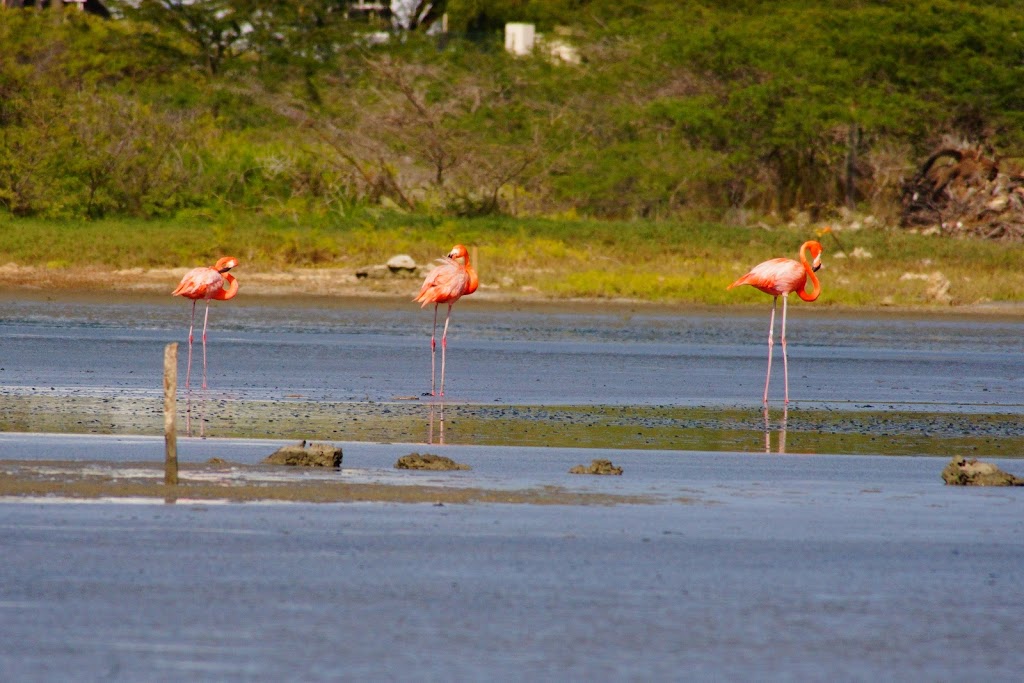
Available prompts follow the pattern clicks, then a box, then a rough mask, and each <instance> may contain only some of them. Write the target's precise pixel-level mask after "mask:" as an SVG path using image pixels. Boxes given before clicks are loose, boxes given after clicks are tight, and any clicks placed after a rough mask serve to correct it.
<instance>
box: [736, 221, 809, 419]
mask: <svg viewBox="0 0 1024 683" xmlns="http://www.w3.org/2000/svg"><path fill="white" fill-rule="evenodd" d="M806 251H810V252H811V259H812V261H811V262H810V263H809V262H808V261H807V255H806V254H805V253H804V252H806ZM821 251H822V249H821V244H820V243H818V242H815V241H814V240H810V241H807V242H804V243H803V244H802V245H800V260H799V261H795V260H793V259H791V258H773V259H770V260H768V261H764V262H763V263H759V264H757V265H756V266H754V267H753V268H752V269H751V271H750V272H749V273H747V274H746V275H744V276H743V277H741V278H740V279H739V280H736V282H734V283H732V284H731V285H729V287H728V289H732V288H733V287H737V286H739V285H751V286H752V287H756V288H757V289H760V290H761V291H762V292H764V293H765V294H771V295H772V296H773V297H775V299H774V301H773V302H772V317H771V322H770V323H769V324H768V374H767V376H766V377H765V379H764V399H763V402H764V405H765V406H767V405H768V382H769V381H771V377H772V347H773V346H774V345H775V342H774V339H773V337H774V336H775V309H776V307H777V306H778V304H779V297H780V296H781V297H782V368H783V373H784V375H785V378H786V394H785V396H786V403H787V404H788V403H789V360H788V359H787V358H786V304H787V302H788V301H789V298H788V297H789V293H790V292H796V293H797V295H798V296H799V297H800V298H801V299H803V300H804V301H814V300H815V299H817V298H818V295H819V294H821V283H819V282H818V277H817V276H816V275H815V274H814V273H815V271H817V270H818V269H819V268H821ZM808 279H810V281H811V287H812V291H810V292H808V291H807V290H806V285H807V280H808Z"/></svg>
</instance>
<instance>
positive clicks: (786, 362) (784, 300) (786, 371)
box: [782, 294, 789, 405]
mask: <svg viewBox="0 0 1024 683" xmlns="http://www.w3.org/2000/svg"><path fill="white" fill-rule="evenodd" d="M787 303H789V295H788V294H783V295H782V374H783V376H784V377H785V378H786V405H789V359H788V358H787V357H786V304H787Z"/></svg>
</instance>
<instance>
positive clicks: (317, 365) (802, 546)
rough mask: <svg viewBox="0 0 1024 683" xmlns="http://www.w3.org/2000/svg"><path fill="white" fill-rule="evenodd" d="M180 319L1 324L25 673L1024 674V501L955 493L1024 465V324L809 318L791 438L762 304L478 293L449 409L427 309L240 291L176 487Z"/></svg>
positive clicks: (795, 310)
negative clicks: (768, 369)
mask: <svg viewBox="0 0 1024 683" xmlns="http://www.w3.org/2000/svg"><path fill="white" fill-rule="evenodd" d="M173 303H180V302H167V301H164V300H162V299H147V298H144V297H143V298H140V299H139V300H137V301H132V302H131V303H125V302H124V301H113V300H108V301H104V300H95V299H88V298H76V299H60V298H58V299H54V300H52V301H46V300H38V301H27V300H24V299H13V300H11V301H8V302H6V303H3V304H0V344H2V347H0V357H2V362H0V367H2V369H0V429H2V430H3V433H0V493H2V494H4V497H3V499H2V501H0V547H2V548H3V549H4V557H5V561H4V563H2V564H0V678H2V679H4V680H65V679H66V678H67V675H68V672H74V673H75V675H76V677H80V678H83V679H89V680H94V679H104V678H109V679H112V680H140V679H145V680H181V679H182V678H189V679H202V680H285V679H302V680H325V679H338V678H368V679H371V680H380V679H385V680H392V679H404V678H409V677H410V676H415V677H418V678H425V679H430V680H433V679H442V678H444V679H457V680H467V679H469V680H481V679H487V680H493V679H495V678H497V679H511V678H515V679H523V678H527V679H530V678H533V679H539V678H543V679H551V678H558V679H593V680H609V679H615V680H620V679H643V680H651V679H676V678H679V677H680V675H681V674H680V672H683V671H685V672H686V674H685V677H690V678H698V679H699V678H704V679H709V678H714V679H725V680H752V679H758V680H771V679H776V680H782V679H784V680H792V679H794V678H799V679H818V678H825V677H827V678H830V679H831V678H840V679H846V680H849V679H854V680H862V679H869V678H878V677H880V676H883V675H884V676H888V677H894V678H898V679H904V680H906V679H915V680H919V679H925V680H947V679H953V678H955V679H958V680H962V679H980V680H1017V679H1018V678H1019V671H1020V669H1021V666H1022V665H1024V657H1022V655H1021V653H1020V643H1021V642H1024V628H1022V626H1021V623H1024V622H1021V620H1020V618H1019V607H1018V606H1017V605H1016V602H1017V601H1015V600H1013V598H1012V596H1013V595H1015V594H1016V591H1017V587H1018V586H1019V585H1020V583H1021V581H1022V580H1024V569H1022V568H1024V540H1022V539H1024V534H1022V533H1021V532H1022V531H1024V512H1022V510H1024V508H1022V505H1024V492H1022V491H1021V490H1020V489H1012V490H1006V489H999V490H977V489H959V488H953V487H946V486H944V485H943V484H942V481H941V478H940V472H941V470H942V468H943V466H944V465H945V464H946V462H948V460H949V457H950V456H951V455H953V454H954V453H963V454H965V455H968V456H971V457H984V458H986V459H990V460H992V461H993V462H996V463H998V464H1000V466H1001V467H1003V468H1004V469H1006V470H1007V471H1010V472H1014V473H1016V474H1024V468H1022V467H1021V465H1020V463H1022V462H1024V460H1020V459H1017V458H1020V456H1021V455H1022V454H1024V451H1022V449H1021V445H1022V443H1021V439H1022V438H1024V429H1022V427H1021V422H1022V420H1021V419H1020V418H1021V413H1022V412H1024V368H1022V365H1021V363H1020V358H1021V352H1022V350H1024V349H1022V339H1024V336H1022V334H1021V333H1022V332H1024V323H1022V322H1019V321H1018V320H1017V319H1015V318H999V317H989V316H978V315H971V316H963V317H957V316H941V317H940V316H934V317H928V316H924V317H922V316H899V315H875V316H849V315H835V314H830V313H829V312H828V311H827V310H825V309H822V307H819V308H817V309H815V308H813V307H810V306H806V307H802V306H800V305H794V306H793V307H791V310H790V313H791V316H790V329H789V332H790V339H789V342H790V361H791V377H790V387H791V394H792V397H793V398H794V401H793V403H792V404H791V406H790V409H789V410H788V411H787V412H786V413H785V415H784V414H783V412H782V411H781V404H780V401H781V363H777V364H776V372H777V375H776V378H777V379H776V381H775V382H773V392H772V395H773V400H774V403H773V407H772V411H771V412H770V413H769V415H768V419H767V421H765V418H764V416H763V415H762V413H761V411H760V408H759V402H760V392H761V389H762V386H763V377H764V375H763V372H764V361H765V359H764V353H765V348H764V337H765V335H766V331H767V330H766V323H767V319H766V315H763V313H765V311H761V310H760V309H759V310H757V311H750V312H744V313H726V314H724V315H720V314H712V313H710V312H702V311H692V312H680V311H673V310H667V309H654V308H648V307H638V308H633V307H626V306H616V307H605V308H602V309H600V310H596V309H594V308H592V307H591V308H581V307H553V308H540V307H533V306H521V307H499V306H491V305H487V304H484V303H483V302H481V305H473V304H471V303H470V302H467V304H466V305H465V306H462V305H460V309H459V310H457V312H456V317H455V318H454V323H453V325H455V327H454V329H453V331H452V332H451V335H450V339H449V352H450V355H449V363H450V365H449V373H450V374H449V378H448V381H449V389H450V395H449V396H448V397H447V398H446V401H445V402H444V404H443V405H442V404H441V402H440V401H438V400H436V399H435V400H430V399H428V398H427V397H423V396H421V394H422V392H423V391H424V390H425V389H426V388H427V386H429V384H428V383H429V370H430V365H429V346H428V342H429V329H430V314H429V313H427V312H424V311H419V310H418V309H416V308H415V306H412V305H405V304H390V303H387V302H380V303H374V304H372V305H363V304H358V303H353V302H336V301H327V300H325V301H324V302H321V303H322V304H323V305H309V304H308V302H307V303H302V302H295V304H294V305H289V306H283V305H281V302H280V301H274V300H266V301H259V302H249V303H245V302H243V301H241V299H240V300H239V301H238V302H232V303H239V304H241V305H237V306H214V307H213V309H212V311H211V332H210V346H209V360H210V377H209V379H210V389H209V390H208V391H207V392H206V393H205V394H203V393H202V392H198V391H196V392H195V393H194V394H193V401H192V403H191V405H189V404H187V403H186V401H185V400H184V397H182V398H180V399H179V405H180V407H181V408H182V410H184V409H185V408H186V406H189V407H190V408H191V409H192V410H193V411H195V412H193V413H192V415H193V416H194V417H195V418H196V420H197V423H198V425H199V426H200V427H201V428H202V430H203V434H204V438H199V437H198V436H196V437H192V438H184V437H183V438H181V439H180V440H179V457H180V458H181V460H182V481H183V484H182V485H181V486H180V487H178V490H176V491H175V492H173V494H174V495H168V491H166V490H165V489H164V488H162V484H161V483H160V481H161V476H160V475H161V470H160V468H159V463H160V462H161V459H162V454H163V442H162V439H161V438H160V437H159V436H158V435H159V434H160V433H161V429H162V416H161V413H160V410H161V403H160V372H161V361H162V350H163V345H164V344H165V343H166V342H168V341H184V335H185V332H186V329H187V327H186V326H187V309H186V308H185V307H183V306H180V305H171V304H173ZM410 307H411V308H410ZM198 348H199V347H198V346H197V351H198ZM777 351H778V349H777ZM179 358H180V359H181V369H180V372H181V374H182V376H183V375H184V358H185V349H184V346H183V347H182V348H181V350H180V353H179ZM197 358H201V356H197ZM199 362H201V361H199ZM196 367H201V366H194V367H193V371H194V372H195V371H196ZM196 376H197V375H193V377H196ZM183 421H184V414H183V416H182V422H183ZM285 439H288V440H295V441H297V440H299V439H310V440H318V441H331V442H333V443H337V444H339V445H341V446H342V447H343V448H344V452H345V457H344V462H343V465H342V467H341V469H340V470H325V471H312V472H310V471H294V470H291V469H288V468H281V467H278V468H269V467H264V466H260V465H259V462H260V460H261V459H262V458H264V457H265V456H266V455H269V454H270V453H271V452H272V451H274V450H275V449H276V448H277V447H278V446H279V445H281V444H282V443H284V442H285V441H283V440H285ZM412 451H417V452H421V453H422V452H426V451H429V452H431V453H437V454H440V455H446V456H450V457H452V458H454V459H455V460H457V461H459V462H463V463H466V464H468V465H469V466H470V467H471V469H470V470H468V471H458V472H421V471H402V470H396V469H394V467H393V464H394V462H395V461H396V459H397V458H399V457H400V456H403V455H406V454H408V453H410V452H412ZM766 451H767V452H766ZM881 456H901V457H881ZM214 457H216V458H219V459H220V462H217V463H213V464H211V463H209V462H208V461H209V460H210V459H211V458H214ZM594 458H607V459H609V460H611V461H613V462H614V463H615V465H617V466H620V467H622V468H623V474H622V475H621V476H616V477H594V476H581V475H571V474H569V473H568V470H569V469H570V468H571V467H572V466H574V465H576V464H578V463H588V462H590V461H591V460H592V459H594ZM5 487H6V488H5ZM18 487H21V488H18ZM190 494H191V495H190ZM278 494H280V495H278ZM165 501H168V502H165ZM228 501H249V502H247V503H245V504H238V503H232V504H227V502H228ZM254 501H259V502H254ZM274 501H287V504H276V503H275V502H274ZM294 501H318V502H320V504H318V505H311V504H306V503H299V502H294Z"/></svg>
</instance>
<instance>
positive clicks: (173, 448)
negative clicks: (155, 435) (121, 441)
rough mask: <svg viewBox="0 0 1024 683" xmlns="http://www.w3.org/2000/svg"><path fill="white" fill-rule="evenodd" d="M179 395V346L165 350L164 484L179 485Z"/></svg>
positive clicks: (171, 344)
mask: <svg viewBox="0 0 1024 683" xmlns="http://www.w3.org/2000/svg"><path fill="white" fill-rule="evenodd" d="M177 394H178V344H177V342H172V343H170V344H168V345H167V346H166V347H165V348H164V445H165V448H166V454H165V457H164V484H167V485H169V486H176V485H177V484H178V433H177V425H176V424H175V423H176V421H177V420H176V418H177V415H176V412H175V411H176V410H177V407H176V397H177Z"/></svg>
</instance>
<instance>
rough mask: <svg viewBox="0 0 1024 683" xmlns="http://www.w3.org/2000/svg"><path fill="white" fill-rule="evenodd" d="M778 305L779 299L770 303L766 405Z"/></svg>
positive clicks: (766, 403) (764, 400)
mask: <svg viewBox="0 0 1024 683" xmlns="http://www.w3.org/2000/svg"><path fill="white" fill-rule="evenodd" d="M778 305H779V297H775V299H774V300H773V301H772V317H771V322H769V323H768V374H767V375H766V376H765V378H764V398H763V399H762V402H763V403H764V405H768V382H770V381H771V378H772V347H773V346H775V339H774V337H775V307H776V306H778Z"/></svg>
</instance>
